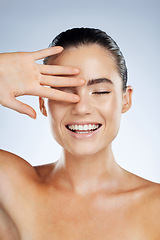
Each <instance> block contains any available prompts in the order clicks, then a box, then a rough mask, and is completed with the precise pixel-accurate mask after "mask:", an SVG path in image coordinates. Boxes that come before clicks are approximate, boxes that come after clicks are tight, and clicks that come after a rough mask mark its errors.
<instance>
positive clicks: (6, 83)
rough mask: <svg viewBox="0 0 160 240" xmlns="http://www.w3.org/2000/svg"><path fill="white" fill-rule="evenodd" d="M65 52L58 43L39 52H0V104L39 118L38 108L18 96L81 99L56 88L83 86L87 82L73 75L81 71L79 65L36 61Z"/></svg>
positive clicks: (65, 99)
mask: <svg viewBox="0 0 160 240" xmlns="http://www.w3.org/2000/svg"><path fill="white" fill-rule="evenodd" d="M62 51H63V48H62V47H59V46H57V47H52V48H47V49H44V50H40V51H36V52H15V53H2V54H0V104H1V105H3V106H5V107H8V108H11V109H13V110H15V111H18V112H20V113H23V114H27V115H29V116H30V117H32V118H36V112H35V110H34V109H33V108H32V107H31V106H29V105H27V104H25V103H22V102H21V101H19V100H17V99H16V97H18V96H22V95H34V96H39V97H44V98H49V99H52V100H57V101H66V102H78V101H79V96H78V95H75V94H71V93H66V92H63V91H60V90H57V89H54V87H55V88H57V87H70V86H81V85H83V84H84V82H85V81H84V80H83V79H80V78H76V77H73V76H74V75H77V74H78V73H79V72H80V71H79V69H78V68H75V67H64V66H57V65H43V64H37V63H36V62H35V61H36V60H39V59H43V58H45V57H47V56H51V55H55V54H59V53H61V52H62ZM63 75H64V76H63ZM67 75H73V76H72V77H69V76H67ZM46 86H51V87H52V88H49V87H46Z"/></svg>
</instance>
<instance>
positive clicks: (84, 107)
mask: <svg viewBox="0 0 160 240" xmlns="http://www.w3.org/2000/svg"><path fill="white" fill-rule="evenodd" d="M78 95H79V97H80V101H79V102H78V103H74V104H73V109H72V114H74V115H79V116H85V115H89V114H91V113H92V112H93V106H92V104H91V102H90V100H89V97H88V96H87V95H85V94H78Z"/></svg>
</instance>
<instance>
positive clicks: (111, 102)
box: [97, 94, 122, 122]
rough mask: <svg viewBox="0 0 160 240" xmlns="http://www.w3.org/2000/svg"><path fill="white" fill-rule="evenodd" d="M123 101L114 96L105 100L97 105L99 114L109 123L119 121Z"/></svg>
mask: <svg viewBox="0 0 160 240" xmlns="http://www.w3.org/2000/svg"><path fill="white" fill-rule="evenodd" d="M121 106H122V99H121V98H120V97H119V96H117V95H116V94H113V95H112V97H109V98H108V99H104V100H103V101H102V102H101V103H100V102H99V104H98V105H97V107H98V108H99V112H100V113H101V114H102V115H103V118H104V119H106V120H108V121H111V122H112V121H115V120H119V118H120V116H121Z"/></svg>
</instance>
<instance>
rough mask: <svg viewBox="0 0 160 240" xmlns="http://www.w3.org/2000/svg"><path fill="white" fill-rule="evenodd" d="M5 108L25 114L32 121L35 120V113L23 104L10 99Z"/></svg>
mask: <svg viewBox="0 0 160 240" xmlns="http://www.w3.org/2000/svg"><path fill="white" fill-rule="evenodd" d="M7 107H9V108H11V109H13V110H15V111H17V112H19V113H22V114H26V115H28V116H29V117H31V118H34V119H35V118H36V111H35V110H34V109H33V108H32V107H31V106H29V105H27V104H25V103H22V102H21V101H19V100H17V99H11V101H9V102H8V103H7Z"/></svg>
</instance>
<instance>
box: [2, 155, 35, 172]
mask: <svg viewBox="0 0 160 240" xmlns="http://www.w3.org/2000/svg"><path fill="white" fill-rule="evenodd" d="M17 173H18V175H17V177H18V176H22V175H24V176H27V175H28V177H29V176H30V177H34V176H35V175H36V171H35V170H34V167H33V166H32V165H31V164H30V163H28V162H27V161H26V160H25V159H23V158H21V157H19V156H17V155H16V154H13V153H11V152H8V151H4V150H0V177H1V176H4V175H5V176H6V177H7V176H10V177H12V175H14V176H16V174H17Z"/></svg>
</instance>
